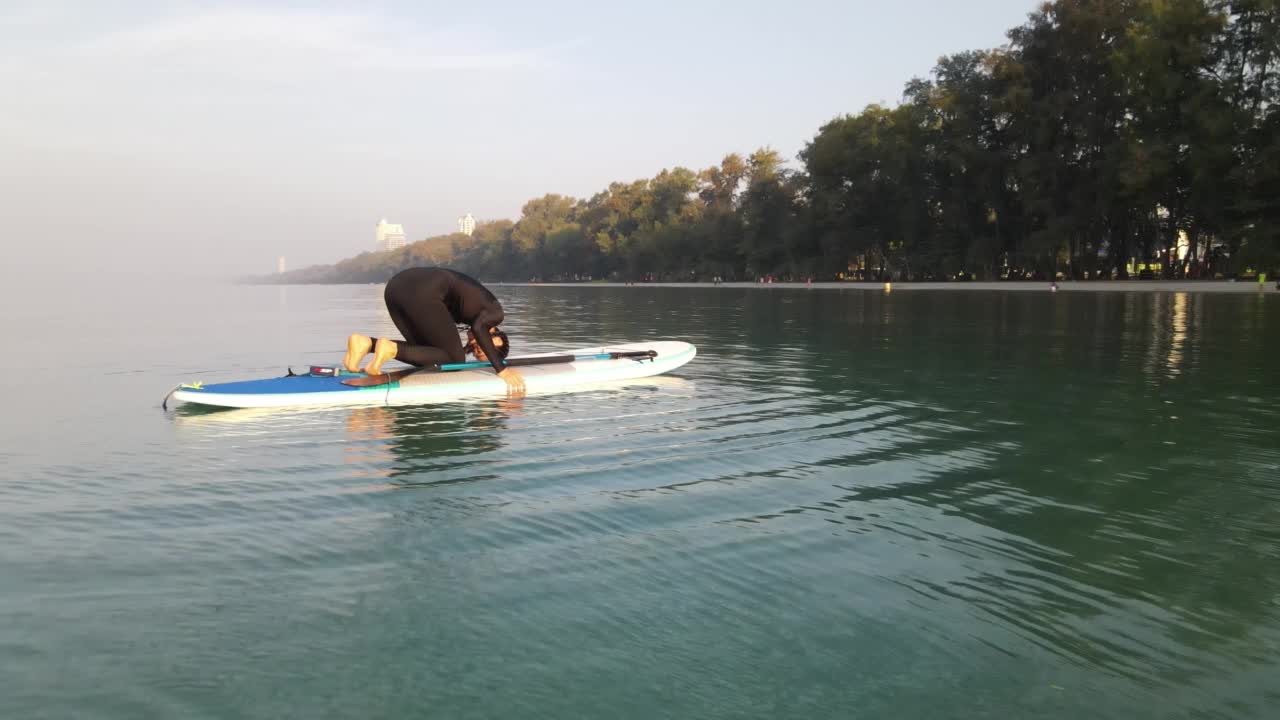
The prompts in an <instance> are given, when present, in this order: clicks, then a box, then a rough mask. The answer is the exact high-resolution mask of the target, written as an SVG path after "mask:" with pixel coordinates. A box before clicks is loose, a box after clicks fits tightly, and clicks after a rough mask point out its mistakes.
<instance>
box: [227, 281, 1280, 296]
mask: <svg viewBox="0 0 1280 720" xmlns="http://www.w3.org/2000/svg"><path fill="white" fill-rule="evenodd" d="M484 283H485V285H487V286H489V287H561V288H632V287H636V288H641V287H655V288H690V289H707V288H724V289H749V290H775V289H781V290H859V291H864V292H868V291H869V292H884V286H885V284H884V283H880V282H815V283H811V284H809V283H802V282H774V283H757V282H724V283H718V284H717V283H710V282H687V283H679V282H637V283H623V282H545V283H541V282H498V281H488V280H485V281H484ZM248 284H253V285H274V286H276V287H288V286H302V285H381V284H383V283H380V282H353V283H341V282H335V283H303V282H299V283H271V282H254V283H248ZM890 291H891V292H946V291H975V292H978V291H980V292H990V291H1006V292H1044V293H1047V292H1050V291H1051V289H1050V285H1049V283H1048V282H1047V281H1007V282H895V283H893V284H892V285H891V286H890ZM1058 291H1059V292H1075V293H1079V292H1141V293H1165V292H1171V293H1179V292H1185V293H1233V294H1246V293H1253V294H1263V295H1280V290H1277V289H1276V285H1275V282H1274V281H1272V280H1268V281H1267V283H1266V285H1265V286H1263V288H1262V289H1259V286H1258V283H1257V281H1253V280H1250V281H1244V280H1241V281H1237V282H1231V281H1229V280H1094V281H1087V280H1086V281H1059V282H1058Z"/></svg>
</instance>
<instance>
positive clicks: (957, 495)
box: [0, 284, 1280, 718]
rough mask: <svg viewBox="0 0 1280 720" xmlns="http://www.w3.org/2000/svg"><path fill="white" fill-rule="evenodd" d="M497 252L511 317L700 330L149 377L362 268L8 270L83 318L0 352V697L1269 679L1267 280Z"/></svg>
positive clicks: (334, 341)
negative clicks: (495, 367) (122, 279)
mask: <svg viewBox="0 0 1280 720" xmlns="http://www.w3.org/2000/svg"><path fill="white" fill-rule="evenodd" d="M495 289H496V290H497V291H498V294H499V296H500V297H501V298H502V299H503V301H504V303H505V304H506V306H507V310H508V313H507V314H508V317H509V318H510V319H511V323H510V330H511V334H512V339H513V343H515V344H517V348H518V350H517V351H518V352H519V351H532V350H552V349H558V348H563V347H573V346H583V345H592V344H599V343H601V342H610V341H624V340H642V339H645V338H674V339H682V340H688V341H690V342H693V343H695V344H696V345H697V346H698V347H699V351H700V354H699V357H698V359H697V360H695V361H694V362H693V363H692V364H690V365H688V366H686V367H685V368H683V369H681V370H680V371H678V372H677V373H675V374H673V375H672V376H670V377H668V378H663V379H660V380H658V381H654V382H649V383H637V384H633V385H628V386H624V387H618V388H612V389H607V390H602V391H596V392H591V393H586V394H579V395H561V396H554V397H540V398H529V399H527V400H526V401H524V402H522V403H521V402H505V403H498V402H488V403H477V404H468V405H459V406H453V407H418V408H403V407H402V408H378V407H374V408H363V409H349V410H326V411H308V412H294V411H225V412H199V411H193V410H191V409H180V410H178V411H176V412H173V411H171V412H168V413H166V412H162V411H161V410H160V409H159V407H158V402H159V399H160V397H161V396H162V395H163V394H164V392H165V391H166V390H168V389H169V387H171V386H172V385H173V384H175V383H177V382H181V381H189V380H203V381H205V382H211V381H217V380H230V379H240V378H250V377H257V376H264V375H273V374H275V373H277V372H282V371H283V370H284V368H285V366H287V365H289V364H293V365H294V366H295V367H298V366H300V365H303V364H306V363H319V362H336V360H337V359H338V354H337V353H336V352H335V351H336V349H337V348H339V347H340V343H341V340H342V338H343V337H344V336H345V334H346V333H348V332H350V331H353V330H366V331H369V332H375V333H376V332H380V331H388V330H389V329H390V324H389V322H388V321H387V320H386V317H385V314H384V312H383V311H382V309H381V306H380V287H377V286H347V287H292V288H271V287H249V288H236V287H220V288H219V287H214V288H207V289H200V290H199V291H193V290H190V289H182V290H184V291H178V289H176V288H175V289H173V290H172V291H167V292H163V293H161V292H158V291H152V290H151V289H150V288H148V287H147V286H145V284H143V285H131V286H129V287H121V288H112V289H109V290H104V291H102V292H99V293H97V294H95V295H94V296H93V301H92V302H89V303H84V304H82V305H79V306H77V307H76V308H75V312H68V310H67V308H64V307H55V306H49V305H47V304H44V303H33V302H21V301H16V300H15V299H14V298H10V302H7V303H6V310H5V317H6V320H7V324H8V327H9V328H11V330H12V332H14V333H15V334H16V337H18V338H22V339H23V340H24V342H27V343H30V344H31V347H41V346H43V345H44V344H47V343H53V344H57V343H59V342H63V341H66V340H68V339H74V341H75V342H74V344H73V345H72V346H71V347H73V348H74V352H68V353H64V354H63V355H62V356H61V357H59V358H57V359H56V361H55V362H54V364H53V365H52V366H50V367H38V366H35V367H31V368H29V369H28V370H24V371H22V372H11V373H9V374H6V375H5V376H3V377H0V392H2V393H3V395H4V397H6V399H7V402H6V403H5V404H4V405H3V406H0V430H3V441H2V442H0V467H3V473H2V477H0V717H4V718H36V717H50V718H65V717H92V718H143V717H166V718H168V717H207V718H224V717H225V718H231V717H235V718H283V717H297V718H328V717H334V718H337V717H344V718H345V717H362V718H405V717H440V718H491V717H493V718H496V717H547V718H576V717H582V718H596V717H609V718H694V717H697V718H740V717H761V718H766V717H768V718H772V717H795V718H817V717H833V718H834V717H841V718H844V717H885V718H917V717H918V718H974V717H999V718H1008V717H1046V718H1058V717H1060V718H1080V717H1107V718H1167V717H1188V718H1190V717H1197V718H1200V717H1246V718H1247V717H1258V718H1266V717H1274V716H1275V715H1274V713H1275V711H1276V707H1278V706H1280V682H1277V678H1280V410H1278V406H1277V402H1278V401H1280V297H1262V296H1253V295H1187V294H1131V293H1088V294H1075V293H1058V294H1056V295H1051V294H1048V293H1044V294H1040V293H1000V292H930V293H903V292H898V293H894V294H892V295H888V296H886V295H883V294H881V293H877V292H863V291H833V290H810V291H806V290H796V289H786V290H783V289H776V290H775V289H730V288H720V289H709V288H708V289H688V288H676V289H672V288H646V287H633V288H590V287H587V288H527V287H521V288H495ZM188 290H190V291H188ZM73 393H76V394H75V395H73Z"/></svg>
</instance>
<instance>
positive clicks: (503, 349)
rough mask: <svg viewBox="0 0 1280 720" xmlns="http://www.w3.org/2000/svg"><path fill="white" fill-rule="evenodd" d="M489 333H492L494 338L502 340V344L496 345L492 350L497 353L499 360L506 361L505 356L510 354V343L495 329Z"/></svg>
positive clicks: (505, 336) (504, 334)
mask: <svg viewBox="0 0 1280 720" xmlns="http://www.w3.org/2000/svg"><path fill="white" fill-rule="evenodd" d="M490 333H492V335H493V336H494V337H497V338H502V344H501V345H498V346H497V347H495V348H494V349H495V350H497V351H498V359H499V360H506V359H507V355H508V354H510V353H511V341H510V340H508V339H507V334H506V333H504V332H502V331H501V330H499V329H497V328H494V329H493V330H491V331H490Z"/></svg>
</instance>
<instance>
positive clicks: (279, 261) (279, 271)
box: [276, 255, 284, 275]
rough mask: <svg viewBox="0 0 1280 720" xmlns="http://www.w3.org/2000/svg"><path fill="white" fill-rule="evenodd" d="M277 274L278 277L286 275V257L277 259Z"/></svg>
mask: <svg viewBox="0 0 1280 720" xmlns="http://www.w3.org/2000/svg"><path fill="white" fill-rule="evenodd" d="M276 274H277V275H283V274H284V256H283V255H281V256H280V257H278V258H276Z"/></svg>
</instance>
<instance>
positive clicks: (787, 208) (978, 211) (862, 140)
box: [278, 0, 1280, 282]
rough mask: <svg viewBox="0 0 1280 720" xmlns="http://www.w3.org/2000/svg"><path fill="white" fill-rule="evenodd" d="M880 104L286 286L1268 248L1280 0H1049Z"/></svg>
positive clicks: (757, 271) (1175, 265)
mask: <svg viewBox="0 0 1280 720" xmlns="http://www.w3.org/2000/svg"><path fill="white" fill-rule="evenodd" d="M1007 36H1008V43H1007V44H1006V45H1005V46H1003V47H1001V48H998V49H993V50H978V51H970V52H962V53H958V54H955V55H950V56H946V57H943V58H941V59H940V60H939V61H938V63H937V65H936V67H935V68H934V69H933V71H932V73H931V74H930V76H929V77H928V78H916V79H913V80H911V81H910V82H908V83H907V84H906V87H905V89H904V92H903V98H902V102H901V103H900V104H898V105H897V106H896V107H883V106H880V105H871V106H869V107H867V108H865V109H864V110H862V111H861V112H860V113H857V114H854V115H845V116H842V117H837V118H835V119H833V120H831V121H830V122H828V123H826V124H825V125H823V126H822V127H821V128H819V129H818V131H817V133H816V135H815V136H814V137H813V138H812V140H810V141H809V142H808V143H807V144H806V145H805V147H804V149H803V150H802V151H801V152H800V154H799V157H798V158H797V160H798V161H799V163H798V164H799V167H788V165H787V162H786V161H785V159H784V158H783V157H782V156H780V155H779V153H778V152H776V151H774V150H772V149H769V148H762V149H759V150H756V151H755V152H753V153H750V154H749V155H746V156H745V157H744V156H742V155H739V154H730V155H728V156H726V157H725V158H724V159H723V161H721V162H720V163H719V164H718V165H716V166H714V167H710V168H706V169H703V170H701V171H693V170H689V169H686V168H681V167H677V168H673V169H668V170H663V171H662V172H660V173H658V174H657V175H656V176H654V177H653V178H649V179H642V180H636V181H633V182H615V183H612V184H610V185H609V186H608V187H607V188H605V189H604V190H602V191H600V192H598V193H596V194H595V195H593V196H591V197H589V198H571V197H565V196H562V195H554V194H552V195H546V196H544V197H541V198H537V199H534V200H530V201H529V202H527V203H526V204H525V205H524V207H523V209H522V211H521V215H520V218H519V219H518V220H516V221H514V222H512V221H508V220H499V221H494V222H484V223H480V224H479V225H478V226H477V228H476V230H475V232H474V234H473V235H471V236H467V235H463V234H460V233H457V234H452V235H442V236H438V237H433V238H428V239H426V240H423V241H420V242H416V243H412V244H410V245H408V246H407V247H405V248H401V249H399V250H395V251H391V252H383V253H365V254H363V255H360V256H357V257H354V258H350V259H348V260H344V261H342V262H339V263H337V264H336V265H331V266H318V267H312V268H306V269H303V270H299V271H295V272H292V273H286V274H285V275H283V276H278V279H281V280H284V281H287V282H379V281H383V280H386V279H387V278H388V277H390V276H391V275H392V274H394V273H395V272H396V271H398V270H400V269H403V268H405V267H412V266H415V265H448V266H450V267H454V268H457V269H460V270H463V271H465V272H469V273H472V274H474V275H476V276H477V277H480V278H483V279H488V280H506V281H523V280H543V281H573V280H590V279H612V280H643V279H651V280H674V281H682V280H702V281H705V280H710V279H713V278H722V279H724V280H754V279H758V278H762V277H766V276H773V277H777V278H779V279H801V278H813V279H815V280H829V279H864V280H880V279H903V280H943V279H970V278H972V279H1003V278H1012V279H1021V278H1051V277H1065V278H1072V279H1098V278H1120V279H1123V278H1129V277H1133V276H1135V275H1137V276H1139V277H1165V278H1199V277H1214V276H1236V275H1240V274H1247V273H1252V272H1258V271H1267V270H1271V269H1274V268H1275V267H1276V266H1277V264H1278V263H1280V104H1278V103H1277V100H1280V0H1055V1H1054V2H1047V3H1045V4H1043V5H1042V6H1041V7H1040V9H1039V10H1037V11H1036V12H1034V13H1032V14H1030V15H1029V16H1028V19H1027V21H1026V22H1025V23H1024V24H1022V25H1020V26H1018V27H1016V28H1013V29H1012V30H1010V31H1009V32H1008V34H1007Z"/></svg>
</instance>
